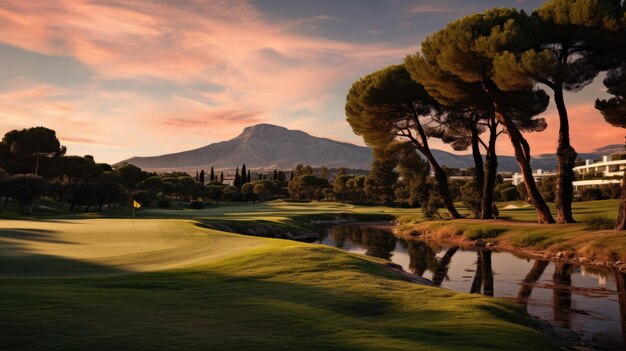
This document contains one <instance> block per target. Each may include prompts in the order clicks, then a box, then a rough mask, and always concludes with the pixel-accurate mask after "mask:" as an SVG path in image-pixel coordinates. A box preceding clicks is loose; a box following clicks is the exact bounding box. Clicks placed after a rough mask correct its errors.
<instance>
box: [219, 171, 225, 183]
mask: <svg viewBox="0 0 626 351" xmlns="http://www.w3.org/2000/svg"><path fill="white" fill-rule="evenodd" d="M220 183H224V171H221V172H220Z"/></svg>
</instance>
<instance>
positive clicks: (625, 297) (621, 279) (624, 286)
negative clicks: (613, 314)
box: [615, 271, 626, 345]
mask: <svg viewBox="0 0 626 351" xmlns="http://www.w3.org/2000/svg"><path fill="white" fill-rule="evenodd" d="M615 283H616V286H617V298H618V302H619V312H620V317H621V320H622V340H623V341H622V343H623V345H626V273H625V272H620V271H615Z"/></svg>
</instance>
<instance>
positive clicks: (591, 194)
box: [580, 188, 605, 201]
mask: <svg viewBox="0 0 626 351" xmlns="http://www.w3.org/2000/svg"><path fill="white" fill-rule="evenodd" d="M580 198H581V199H582V200H583V201H594V200H603V199H604V198H605V197H604V194H602V190H600V188H589V189H583V190H581V191H580Z"/></svg>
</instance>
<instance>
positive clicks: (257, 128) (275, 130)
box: [239, 123, 289, 139]
mask: <svg viewBox="0 0 626 351" xmlns="http://www.w3.org/2000/svg"><path fill="white" fill-rule="evenodd" d="M287 132H289V129H287V128H285V127H281V126H277V125H274V124H269V123H260V124H255V125H253V126H250V127H246V128H244V129H243V132H241V134H240V135H239V138H246V139H248V138H262V139H265V138H275V137H278V136H281V135H284V134H286V133H287Z"/></svg>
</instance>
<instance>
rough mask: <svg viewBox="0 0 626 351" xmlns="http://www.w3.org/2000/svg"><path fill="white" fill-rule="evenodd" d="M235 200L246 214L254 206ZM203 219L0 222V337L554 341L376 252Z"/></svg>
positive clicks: (140, 345)
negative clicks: (245, 232) (390, 265)
mask: <svg viewBox="0 0 626 351" xmlns="http://www.w3.org/2000/svg"><path fill="white" fill-rule="evenodd" d="M265 206H267V207H262V208H261V209H265V210H267V212H270V211H276V210H277V209H276V208H275V207H274V206H275V205H265ZM280 206H286V205H280ZM232 209H233V210H232V211H230V210H229V211H230V212H229V214H228V215H230V216H232V217H234V218H237V220H244V218H257V216H259V214H257V213H245V211H239V212H238V213H237V214H236V212H237V211H236V210H234V208H232ZM243 209H246V210H248V209H250V208H248V207H243ZM325 210H326V209H320V211H325ZM344 210H345V208H343V207H342V208H340V209H339V210H338V211H344ZM299 211H301V209H300V210H298V209H297V208H296V209H292V211H291V212H289V213H290V214H293V215H295V214H294V213H296V212H299ZM207 213H210V211H209V210H205V211H204V214H203V216H207V215H208V214H207ZM145 215H146V216H147V213H145ZM222 215H226V214H224V212H222ZM151 216H154V217H159V215H158V213H151ZM273 216H274V218H271V219H269V220H272V221H283V220H293V219H290V217H289V216H283V215H279V213H278V212H276V214H274V215H273ZM205 219H206V218H205ZM201 222H202V221H201V220H200V221H199V220H196V219H191V220H182V219H159V218H150V219H138V220H135V223H134V227H133V223H132V221H130V220H128V219H125V218H117V219H115V218H113V219H111V218H89V216H87V215H84V216H82V218H75V219H63V218H47V219H45V218H44V219H39V220H37V221H24V220H3V221H1V222H0V267H1V268H0V307H1V309H2V311H3V313H2V319H0V336H1V337H0V348H1V349H31V350H41V349H46V350H55V349H56V350H60V349H63V350H72V349H103V350H104V349H211V350H242V349H248V350H280V349H301V350H307V349H311V350H313V349H315V350H319V349H344V350H364V349H371V350H374V349H375V350H380V349H395V350H416V349H418V350H419V349H429V350H449V349H459V350H472V349H473V350H485V349H492V350H504V349H506V350H514V349H528V348H533V349H536V350H545V349H553V348H554V346H555V345H554V344H553V343H552V341H551V340H550V339H548V338H547V337H546V336H544V335H543V334H541V333H540V332H538V331H536V330H535V329H534V328H533V327H532V322H531V321H530V319H529V318H528V317H527V315H525V314H524V313H522V312H521V310H520V309H519V307H517V306H516V305H514V304H513V303H510V302H505V301H503V300H499V299H492V298H485V297H481V296H476V295H467V294H457V293H454V292H452V291H448V290H443V289H438V288H432V287H427V286H420V285H416V284H413V283H409V282H407V281H405V280H404V279H403V278H402V277H401V276H400V275H398V274H397V273H395V272H392V271H390V270H388V269H387V268H386V267H385V266H384V265H383V264H381V263H382V262H381V261H379V260H376V259H372V258H367V257H364V256H357V255H352V254H348V253H345V252H343V251H340V250H337V249H333V248H329V247H322V246H316V245H311V244H302V243H297V242H293V241H284V240H275V239H266V238H256V237H248V236H240V235H234V234H228V233H224V232H219V231H216V230H211V229H206V228H203V227H201V226H199V225H198V224H200V223H201Z"/></svg>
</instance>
